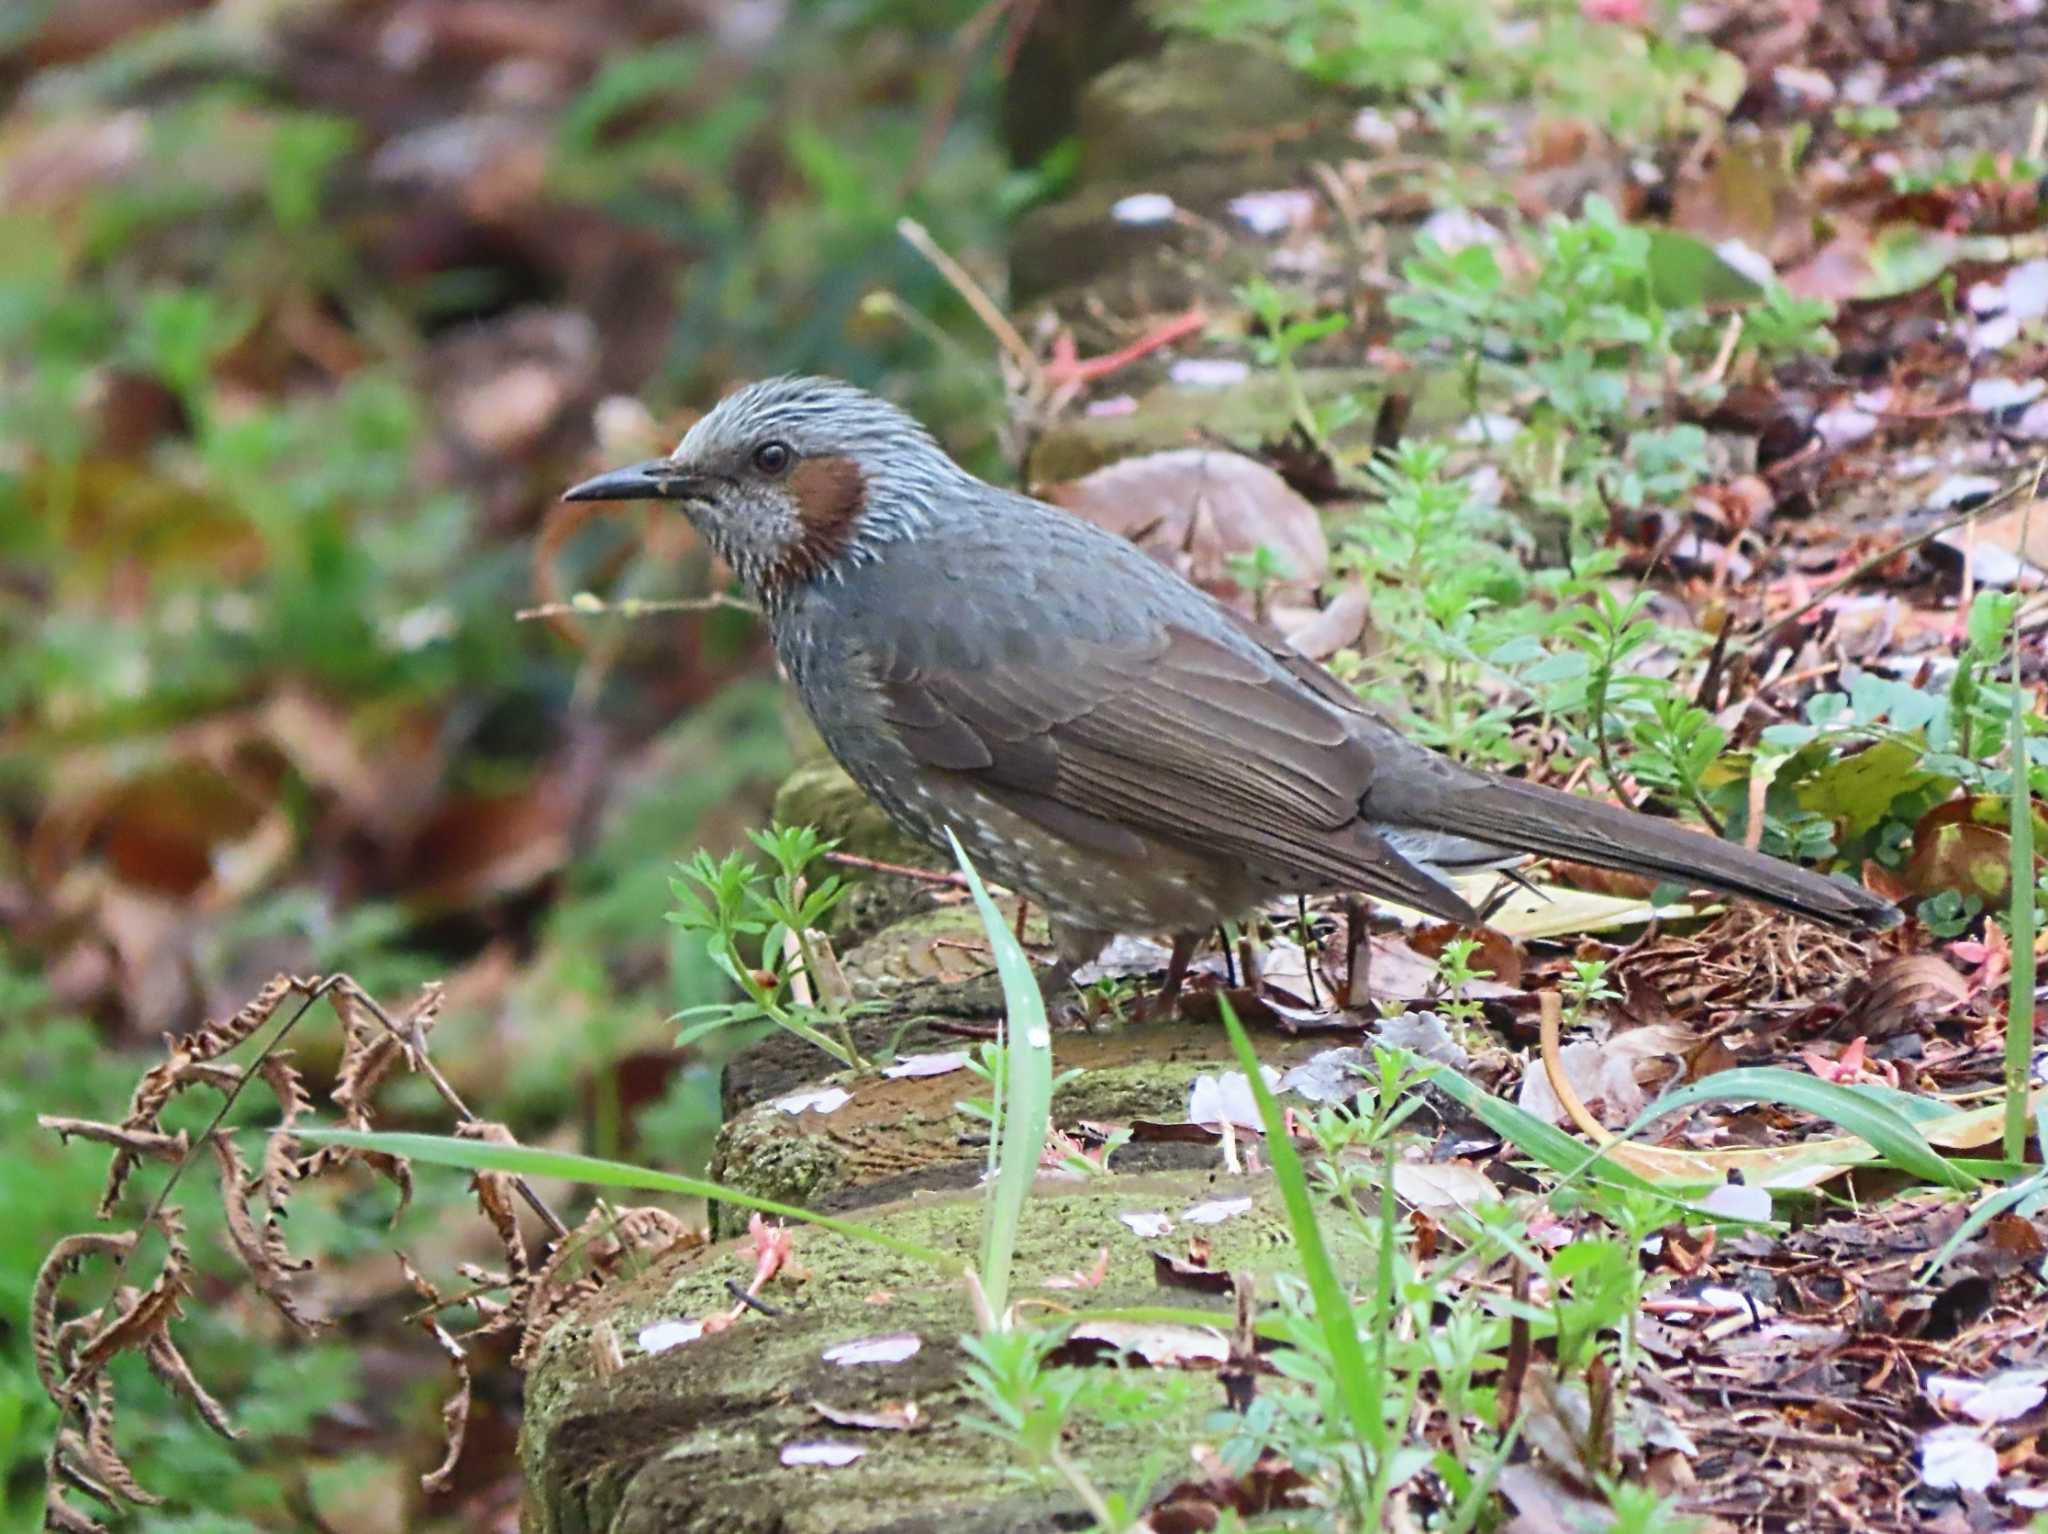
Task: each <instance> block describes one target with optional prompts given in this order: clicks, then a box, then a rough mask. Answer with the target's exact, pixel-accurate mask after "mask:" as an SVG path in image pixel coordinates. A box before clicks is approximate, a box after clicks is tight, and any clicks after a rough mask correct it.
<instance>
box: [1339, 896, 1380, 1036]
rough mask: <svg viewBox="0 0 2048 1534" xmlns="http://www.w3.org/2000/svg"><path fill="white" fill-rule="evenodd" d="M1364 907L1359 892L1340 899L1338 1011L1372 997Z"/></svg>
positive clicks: (1369, 931) (1369, 939)
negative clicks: (1341, 940)
mask: <svg viewBox="0 0 2048 1534" xmlns="http://www.w3.org/2000/svg"><path fill="white" fill-rule="evenodd" d="M1367 910H1368V907H1367V905H1366V903H1365V897H1364V896H1362V895H1348V896H1346V897H1345V900H1344V943H1345V949H1344V986H1343V993H1342V994H1341V995H1339V996H1338V998H1337V1006H1338V1009H1339V1010H1341V1011H1349V1010H1350V1008H1351V1004H1352V1002H1353V1001H1354V1000H1356V1001H1369V1000H1371V999H1372V929H1371V928H1370V927H1369V926H1367V925H1366V914H1367Z"/></svg>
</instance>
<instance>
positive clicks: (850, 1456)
mask: <svg viewBox="0 0 2048 1534" xmlns="http://www.w3.org/2000/svg"><path fill="white" fill-rule="evenodd" d="M867 1452H868V1451H867V1450H866V1449H863V1448H861V1447H860V1445H858V1444H851V1443H824V1442H818V1443H786V1444H784V1445H783V1446H782V1462H783V1464H785V1465H822V1466H824V1467H826V1468H827V1469H831V1470H836V1469H838V1468H839V1467H840V1466H842V1465H850V1464H852V1463H853V1462H854V1461H855V1460H857V1459H859V1458H860V1457H861V1456H862V1455H864V1454H866V1453H867Z"/></svg>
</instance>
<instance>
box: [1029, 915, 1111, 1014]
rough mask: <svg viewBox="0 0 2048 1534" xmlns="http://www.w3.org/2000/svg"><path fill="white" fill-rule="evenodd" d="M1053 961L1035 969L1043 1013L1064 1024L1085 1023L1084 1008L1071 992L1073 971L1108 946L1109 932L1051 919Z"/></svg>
mask: <svg viewBox="0 0 2048 1534" xmlns="http://www.w3.org/2000/svg"><path fill="white" fill-rule="evenodd" d="M1050 925H1051V927H1052V947H1053V953H1054V955H1055V957H1054V959H1053V962H1052V963H1051V964H1049V965H1047V966H1046V967H1045V968H1044V969H1042V970H1040V971H1039V973H1038V989H1039V994H1040V995H1042V996H1043V997H1044V998H1045V1015H1046V1016H1047V1017H1048V1018H1051V1019H1055V1020H1057V1021H1059V1022H1063V1023H1068V1024H1085V1023H1086V1022H1087V1021H1088V1017H1087V1013H1086V1010H1085V1009H1084V1008H1083V1007H1082V1006H1081V1004H1080V998H1078V997H1077V996H1075V995H1074V993H1073V983H1074V971H1075V970H1077V969H1079V968H1080V967H1081V966H1082V965H1083V964H1086V963H1087V962H1088V961H1089V960H1090V959H1093V958H1094V957H1095V956H1096V955H1098V954H1099V953H1101V952H1102V950H1103V949H1104V948H1106V947H1108V946H1109V939H1110V934H1109V933H1107V932H1098V931H1093V930H1090V929H1089V928H1086V927H1070V926H1068V925H1067V924H1066V923H1065V922H1062V921H1057V920H1052V921H1050Z"/></svg>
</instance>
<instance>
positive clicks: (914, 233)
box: [896, 218, 1044, 393]
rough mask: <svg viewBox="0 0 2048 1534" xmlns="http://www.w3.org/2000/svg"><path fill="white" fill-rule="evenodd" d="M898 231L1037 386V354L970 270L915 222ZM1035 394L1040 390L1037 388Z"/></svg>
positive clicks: (906, 221)
mask: <svg viewBox="0 0 2048 1534" xmlns="http://www.w3.org/2000/svg"><path fill="white" fill-rule="evenodd" d="M896 232H897V233H898V234H900V235H902V236H903V238H904V240H905V241H906V242H907V243H908V244H909V246H910V248H911V249H912V250H915V251H916V252H917V253H918V254H919V255H920V256H923V257H924V258H925V260H927V261H929V262H931V264H932V265H933V266H934V267H935V268H937V270H938V273H939V275H940V276H941V277H943V278H945V279H946V281H947V282H948V283H949V284H951V286H952V288H953V291H954V292H956V293H958V294H959V295H960V297H961V299H962V301H964V302H965V303H966V305H967V307H968V308H970V309H972V310H973V311H974V314H975V318H977V319H978V320H980V321H981V323H982V324H983V325H985V326H987V327H988V333H989V334H990V335H992V336H994V337H995V338H996V341H997V342H998V344H1000V345H1001V346H1002V348H1003V350H1004V351H1006V352H1008V353H1009V354H1010V360H1011V361H1012V362H1014V363H1016V364H1017V366H1018V368H1019V369H1020V370H1021V371H1022V372H1023V375H1024V377H1025V378H1027V379H1029V380H1032V381H1033V382H1034V383H1035V382H1036V381H1037V380H1038V378H1039V375H1040V374H1041V373H1043V372H1044V369H1043V367H1041V366H1040V364H1039V361H1038V356H1037V354H1036V353H1035V352H1033V351H1032V350H1031V348H1030V347H1029V346H1028V345H1026V344H1025V341H1024V338H1023V337H1022V336H1021V335H1019V334H1018V333H1017V327H1016V326H1015V325H1012V324H1011V323H1010V320H1009V316H1008V315H1006V314H1004V313H1003V311H1002V310H1001V309H998V308H997V307H996V301H995V300H994V299H992V298H990V297H989V296H988V292H987V290H986V289H984V288H983V287H982V285H981V284H980V283H978V282H976V281H975V280H974V278H973V277H971V276H970V275H969V274H968V271H967V268H966V267H964V266H962V265H961V264H960V263H959V262H958V261H955V260H954V259H953V258H952V257H951V256H949V255H947V254H946V252H945V251H943V250H941V249H940V248H939V242H938V241H937V240H935V239H933V238H932V236H931V231H930V230H929V229H926V228H925V226H924V225H923V224H920V223H919V222H918V221H917V220H916V219H914V218H899V219H898V220H896ZM1033 392H1034V393H1036V392H1037V391H1036V390H1035V389H1034V390H1033Z"/></svg>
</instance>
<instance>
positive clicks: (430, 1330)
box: [398, 1252, 470, 1492]
mask: <svg viewBox="0 0 2048 1534" xmlns="http://www.w3.org/2000/svg"><path fill="white" fill-rule="evenodd" d="M398 1263H399V1266H400V1267H401V1268H402V1269H403V1270H404V1272H405V1280H406V1282H407V1283H409V1284H411V1285H412V1287H413V1290H414V1292H415V1293H417V1294H418V1295H419V1296H420V1298H421V1299H423V1300H425V1301H426V1302H427V1304H428V1306H429V1307H430V1308H429V1309H428V1310H426V1311H425V1312H423V1313H422V1314H421V1316H420V1317H419V1324H420V1329H421V1330H422V1331H424V1332H425V1333H426V1334H427V1335H428V1336H430V1337H432V1338H433V1339H434V1341H435V1342H437V1343H439V1344H440V1347H441V1352H442V1353H443V1354H444V1355H445V1356H446V1357H447V1359H448V1362H449V1364H450V1365H451V1366H452V1367H453V1368H454V1370H455V1390H454V1393H453V1394H451V1395H450V1396H449V1397H448V1399H447V1400H445V1401H443V1402H442V1403H441V1426H442V1429H443V1431H444V1432H445V1433H446V1434H447V1439H448V1452H447V1453H446V1454H444V1455H442V1456H441V1463H440V1464H438V1465H436V1466H435V1467H434V1468H433V1469H432V1470H430V1471H428V1472H427V1473H426V1474H425V1475H423V1476H421V1477H420V1485H421V1487H422V1488H424V1489H425V1490H426V1491H428V1492H441V1491H446V1490H447V1489H448V1484H449V1481H450V1480H451V1479H452V1478H453V1476H454V1474H455V1465H456V1461H458V1460H460V1459H461V1458H462V1441H463V1439H464V1438H465V1437H466V1436H467V1435H468V1433H469V1406H470V1374H469V1354H468V1353H467V1352H465V1351H464V1350H463V1346H462V1344H461V1343H459V1342H457V1341H456V1340H455V1338H454V1337H453V1336H452V1335H450V1334H449V1331H448V1329H447V1328H446V1327H445V1326H443V1325H442V1324H441V1321H440V1318H439V1317H438V1316H437V1315H435V1314H434V1312H435V1311H436V1310H438V1309H439V1308H440V1306H441V1304H442V1300H441V1292H440V1290H438V1289H436V1288H435V1287H434V1286H433V1284H431V1283H430V1282H428V1281H427V1279H426V1278H424V1277H422V1276H421V1274H420V1272H419V1270H418V1269H416V1268H415V1267H413V1265H412V1262H411V1260H410V1259H409V1258H407V1257H406V1255H405V1253H403V1252H400V1253H399V1254H398Z"/></svg>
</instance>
